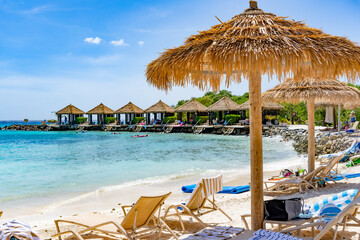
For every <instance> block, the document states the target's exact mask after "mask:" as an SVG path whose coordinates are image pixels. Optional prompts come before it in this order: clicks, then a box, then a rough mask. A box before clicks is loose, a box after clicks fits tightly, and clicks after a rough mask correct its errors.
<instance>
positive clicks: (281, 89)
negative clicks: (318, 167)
mask: <svg viewBox="0 0 360 240" xmlns="http://www.w3.org/2000/svg"><path fill="white" fill-rule="evenodd" d="M263 101H264V102H266V101H277V102H291V103H298V102H307V105H308V171H313V170H314V169H315V114H314V113H315V110H314V104H327V105H337V104H339V103H341V104H345V105H346V104H347V105H351V106H354V105H355V104H359V103H360V91H359V90H358V89H357V88H354V87H350V86H347V85H346V83H344V82H340V81H338V80H332V79H328V80H320V81H319V80H318V79H314V78H306V79H303V80H302V81H296V80H294V79H288V80H286V81H285V82H283V83H281V84H279V85H277V86H276V87H274V88H272V89H270V90H268V91H267V92H265V93H264V94H263Z"/></svg>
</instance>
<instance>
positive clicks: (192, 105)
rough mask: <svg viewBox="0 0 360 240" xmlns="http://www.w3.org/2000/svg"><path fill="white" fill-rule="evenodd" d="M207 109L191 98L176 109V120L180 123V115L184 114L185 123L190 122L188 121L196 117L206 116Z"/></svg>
mask: <svg viewBox="0 0 360 240" xmlns="http://www.w3.org/2000/svg"><path fill="white" fill-rule="evenodd" d="M207 109H208V108H207V107H206V106H205V105H203V104H201V103H199V102H198V101H196V100H195V99H194V98H193V99H191V100H190V101H188V102H186V103H184V104H183V105H181V106H180V107H178V108H176V109H175V112H176V113H177V114H178V116H177V117H178V120H180V121H181V120H182V114H183V113H186V119H187V121H190V119H195V118H196V117H197V116H207V115H208V114H207Z"/></svg>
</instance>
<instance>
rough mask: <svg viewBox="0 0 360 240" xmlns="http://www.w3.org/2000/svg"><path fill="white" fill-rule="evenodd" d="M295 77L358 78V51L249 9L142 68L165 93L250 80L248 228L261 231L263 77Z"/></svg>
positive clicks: (299, 25) (254, 7)
mask: <svg viewBox="0 0 360 240" xmlns="http://www.w3.org/2000/svg"><path fill="white" fill-rule="evenodd" d="M263 75H268V76H272V77H277V78H278V79H279V80H283V79H286V78H287V77H291V76H294V77H296V78H297V80H299V81H301V79H302V77H307V76H310V77H319V79H326V78H338V77H347V78H348V80H349V81H351V80H355V79H357V78H358V77H359V76H360V47H359V46H358V45H357V44H355V43H353V42H351V41H350V40H348V39H347V38H345V37H337V36H331V35H329V34H326V33H324V32H323V31H322V30H320V29H316V28H311V27H309V26H307V25H306V24H304V23H303V22H300V21H295V20H291V19H287V18H285V17H278V16H276V15H275V14H273V13H267V12H264V11H262V10H261V9H259V8H258V6H257V2H256V1H250V8H248V9H246V10H245V11H244V12H243V13H241V14H238V15H236V16H234V17H233V18H232V19H230V20H228V21H221V22H220V24H217V25H215V26H213V27H211V28H210V29H209V30H205V31H199V32H198V34H196V35H192V36H190V37H189V38H188V39H187V40H186V41H185V43H184V44H183V45H182V46H179V47H176V48H172V49H168V50H166V51H165V52H163V53H162V54H161V56H160V57H158V58H157V59H156V60H154V61H152V62H151V63H150V64H149V65H148V66H147V69H146V76H147V81H148V82H149V83H150V84H152V85H154V86H156V87H158V88H159V89H163V90H170V89H171V88H172V87H174V86H182V87H184V86H188V85H193V86H197V87H199V88H200V89H207V88H209V87H210V88H212V90H213V91H218V90H219V89H220V86H221V85H222V83H223V81H224V82H225V85H226V86H229V85H230V83H231V82H235V83H239V82H241V80H243V79H247V80H249V99H250V103H251V104H250V151H251V152H250V161H251V167H250V169H251V228H252V229H253V230H257V229H259V228H261V227H262V226H263V225H262V223H263V220H264V206H263V199H264V197H263V150H262V128H261V127H260V126H261V125H262V124H261V121H262V116H261V114H262V110H261V104H262V101H261V78H262V76H263Z"/></svg>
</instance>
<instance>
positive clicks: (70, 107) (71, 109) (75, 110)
mask: <svg viewBox="0 0 360 240" xmlns="http://www.w3.org/2000/svg"><path fill="white" fill-rule="evenodd" d="M56 114H57V115H59V114H74V115H82V114H85V112H84V111H82V110H80V109H79V108H77V107H75V106H74V105H71V104H69V105H67V106H66V107H64V108H63V109H61V110H59V111H57V112H56Z"/></svg>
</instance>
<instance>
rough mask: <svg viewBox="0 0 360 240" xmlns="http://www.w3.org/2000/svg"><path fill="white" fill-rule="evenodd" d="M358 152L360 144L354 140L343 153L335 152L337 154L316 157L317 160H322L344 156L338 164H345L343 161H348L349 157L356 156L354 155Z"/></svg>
mask: <svg viewBox="0 0 360 240" xmlns="http://www.w3.org/2000/svg"><path fill="white" fill-rule="evenodd" d="M359 152H360V142H359V141H358V140H357V139H356V140H354V142H353V143H352V144H351V146H350V147H349V148H348V149H346V150H344V151H341V152H337V153H332V154H325V155H321V156H319V157H318V159H322V158H329V159H331V158H334V157H339V156H341V155H346V156H344V158H343V159H341V160H340V162H345V161H348V160H349V158H350V156H352V155H354V154H356V153H359Z"/></svg>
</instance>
